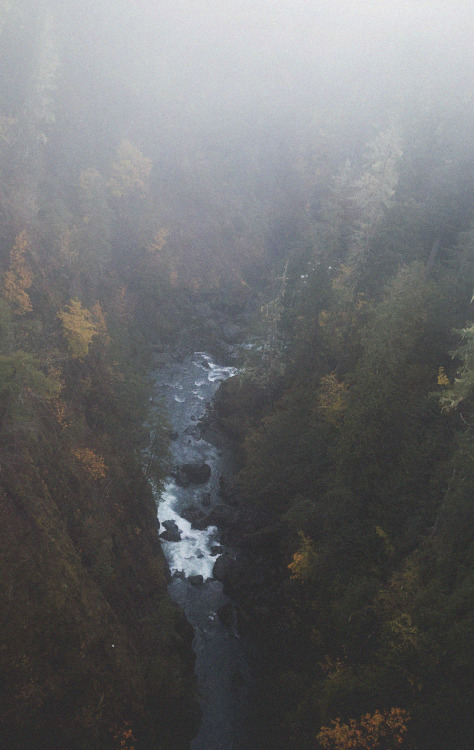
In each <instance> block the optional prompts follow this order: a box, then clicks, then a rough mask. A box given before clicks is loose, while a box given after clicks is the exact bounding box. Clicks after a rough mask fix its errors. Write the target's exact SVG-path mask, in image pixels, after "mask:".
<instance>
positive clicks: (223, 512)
mask: <svg viewBox="0 0 474 750" xmlns="http://www.w3.org/2000/svg"><path fill="white" fill-rule="evenodd" d="M240 520H241V519H240V512H239V511H238V510H237V508H234V507H233V506H232V505H224V504H223V503H219V505H215V506H214V507H213V508H212V510H211V512H210V513H209V514H208V515H207V516H206V526H219V527H220V528H222V527H224V528H234V527H238V526H239V524H240Z"/></svg>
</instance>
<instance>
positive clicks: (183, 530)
mask: <svg viewBox="0 0 474 750" xmlns="http://www.w3.org/2000/svg"><path fill="white" fill-rule="evenodd" d="M235 374H236V370H235V368H233V367H224V366H220V365H218V364H216V363H215V362H214V361H213V360H212V358H211V357H210V356H209V355H208V354H206V353H205V352H195V353H193V354H191V355H189V356H187V357H184V358H183V359H182V360H181V361H174V360H171V358H170V361H168V362H167V363H166V364H163V365H161V366H160V367H159V368H157V369H156V370H155V372H154V376H153V383H154V394H155V397H156V401H157V402H159V401H161V402H162V403H164V404H165V406H166V408H167V413H168V419H169V422H170V424H171V427H172V430H173V431H174V434H173V438H174V439H173V440H172V443H171V454H172V455H171V459H172V460H171V463H172V466H173V467H175V468H176V467H179V466H182V465H183V464H187V463H192V464H198V463H200V464H207V465H208V466H209V467H210V469H211V473H210V477H209V479H208V480H207V481H206V482H203V483H199V484H196V483H192V482H191V483H189V484H188V485H187V486H184V487H183V486H180V485H182V484H183V482H182V481H180V482H179V483H178V482H177V481H176V479H175V478H173V477H169V478H168V480H167V482H166V485H165V488H164V492H163V493H162V494H161V497H159V498H157V499H158V503H159V504H158V518H159V521H160V524H161V529H160V531H161V532H163V531H164V527H163V524H164V523H165V522H171V523H168V524H167V525H168V526H169V527H171V528H174V530H175V531H176V527H177V529H178V530H179V533H180V535H181V540H180V541H164V540H163V539H162V545H163V551H164V554H165V556H166V559H167V561H168V565H169V569H170V573H171V576H172V578H171V583H170V585H169V592H170V594H171V596H172V598H173V599H174V600H175V601H176V602H177V603H178V604H179V605H180V607H181V608H182V609H183V610H184V612H185V614H186V617H187V618H188V620H189V622H190V623H191V625H192V627H193V629H194V641H193V648H194V652H195V654H196V675H197V680H198V687H199V696H200V703H201V708H202V723H201V727H200V730H199V733H198V735H197V736H196V737H195V739H194V740H193V742H192V744H191V750H251V748H252V747H254V744H253V742H252V736H251V735H252V732H251V725H252V721H251V720H250V718H249V717H250V713H251V712H250V710H249V706H250V698H249V693H250V686H251V683H252V677H251V671H250V668H249V662H248V658H247V654H246V650H245V648H244V645H243V643H242V641H241V639H240V636H239V633H238V631H237V628H236V625H235V614H234V612H233V605H232V602H231V601H230V600H229V598H228V597H227V596H226V595H225V594H224V591H223V586H222V584H221V583H220V582H219V581H217V580H214V579H213V578H212V570H213V566H214V563H215V561H216V559H217V557H218V556H219V555H218V554H217V553H218V551H219V548H220V549H222V547H221V546H220V539H219V529H218V528H217V527H216V526H209V527H207V528H204V529H202V530H198V529H194V528H192V526H191V523H190V522H189V521H188V520H186V519H185V518H183V516H182V515H181V514H182V513H183V511H184V512H185V513H186V511H185V510H184V509H186V508H188V510H189V507H192V508H194V509H197V510H198V512H199V511H200V512H201V514H203V513H207V512H210V511H211V510H212V507H213V506H214V505H216V504H218V503H221V502H222V500H220V498H219V487H220V478H221V477H225V476H227V475H228V474H229V473H230V472H231V470H232V455H231V453H230V452H229V450H228V449H227V448H226V446H225V444H224V441H223V445H213V444H211V443H210V442H208V441H207V440H205V439H204V438H203V436H202V434H201V430H200V428H199V420H200V419H201V418H202V417H203V416H204V414H205V412H206V408H207V405H208V404H209V402H210V401H211V399H212V397H213V395H214V394H215V392H216V390H217V388H218V387H219V384H220V383H221V382H222V381H223V380H225V379H226V378H229V377H232V376H233V375H235ZM151 411H152V416H153V406H152V407H151ZM184 484H186V482H184ZM172 522H174V524H175V525H174V524H173V523H172ZM213 548H214V549H213ZM226 552H230V554H232V550H230V551H229V550H227V549H226ZM192 576H202V579H203V582H202V583H201V584H199V579H193V578H191V579H190V577H192ZM191 581H194V583H192V582H191ZM224 605H227V606H224ZM222 607H224V612H225V613H226V615H227V617H223V619H224V620H225V622H226V624H224V623H223V622H222V620H221V617H220V616H219V615H218V611H219V610H220V609H221V608H222ZM221 612H222V610H221Z"/></svg>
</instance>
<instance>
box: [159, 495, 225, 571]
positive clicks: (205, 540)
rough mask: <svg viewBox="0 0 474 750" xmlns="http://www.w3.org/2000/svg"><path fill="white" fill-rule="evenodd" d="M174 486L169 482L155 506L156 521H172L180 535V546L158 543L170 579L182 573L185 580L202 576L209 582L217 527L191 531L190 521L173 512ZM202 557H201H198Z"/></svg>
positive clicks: (214, 558)
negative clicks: (156, 508) (163, 555)
mask: <svg viewBox="0 0 474 750" xmlns="http://www.w3.org/2000/svg"><path fill="white" fill-rule="evenodd" d="M175 491H176V485H175V484H174V483H173V482H169V483H168V484H167V485H166V486H165V489H164V491H163V493H162V495H161V500H160V503H159V505H158V520H159V522H160V523H161V524H162V523H163V521H175V523H176V525H177V527H178V529H179V530H180V531H181V541H180V542H165V541H163V540H161V543H162V545H163V551H164V553H165V556H166V559H167V561H168V565H169V568H170V572H171V575H173V573H179V572H182V573H184V575H185V576H195V575H201V576H202V577H203V579H204V580H205V581H206V580H207V579H208V578H212V569H213V567H214V563H215V561H216V559H217V558H216V556H214V557H213V556H212V555H211V542H212V541H216V534H217V527H216V526H208V527H207V529H204V530H203V531H199V530H198V529H193V528H192V527H191V524H190V522H189V521H186V519H185V518H181V516H180V515H179V514H178V513H177V512H176V510H175V505H176V495H175V494H174V493H175ZM201 555H202V557H201Z"/></svg>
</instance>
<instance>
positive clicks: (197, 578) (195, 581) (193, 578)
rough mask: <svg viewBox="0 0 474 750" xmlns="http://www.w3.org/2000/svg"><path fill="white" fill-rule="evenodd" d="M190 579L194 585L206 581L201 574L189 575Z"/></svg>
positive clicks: (199, 584)
mask: <svg viewBox="0 0 474 750" xmlns="http://www.w3.org/2000/svg"><path fill="white" fill-rule="evenodd" d="M188 581H189V583H191V584H192V585H193V586H202V584H203V583H204V578H203V577H202V576H201V575H196V576H188Z"/></svg>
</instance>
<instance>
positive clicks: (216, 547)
mask: <svg viewBox="0 0 474 750" xmlns="http://www.w3.org/2000/svg"><path fill="white" fill-rule="evenodd" d="M223 552H224V547H222V545H220V544H213V545H212V547H211V555H212V557H215V556H216V555H222V553H223Z"/></svg>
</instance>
